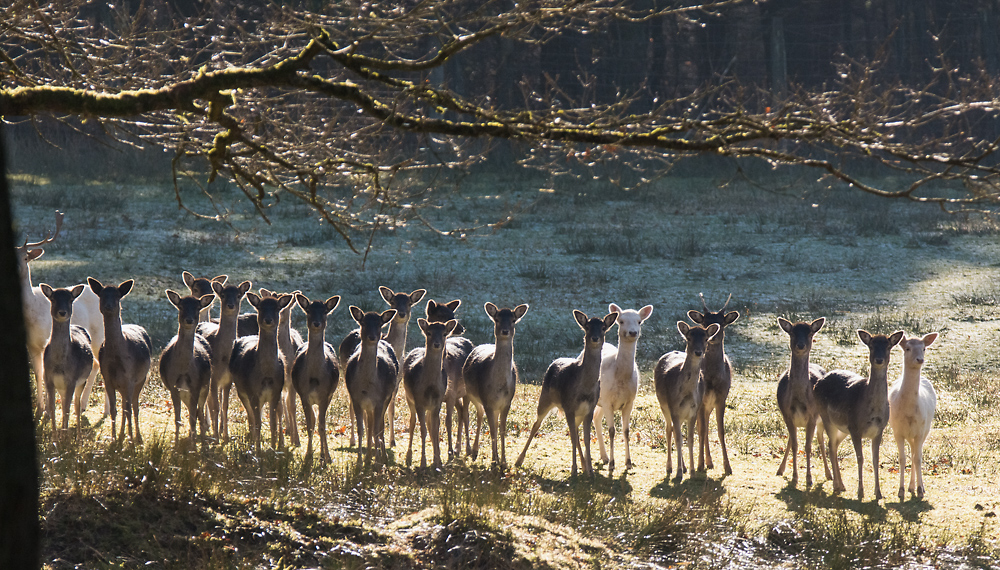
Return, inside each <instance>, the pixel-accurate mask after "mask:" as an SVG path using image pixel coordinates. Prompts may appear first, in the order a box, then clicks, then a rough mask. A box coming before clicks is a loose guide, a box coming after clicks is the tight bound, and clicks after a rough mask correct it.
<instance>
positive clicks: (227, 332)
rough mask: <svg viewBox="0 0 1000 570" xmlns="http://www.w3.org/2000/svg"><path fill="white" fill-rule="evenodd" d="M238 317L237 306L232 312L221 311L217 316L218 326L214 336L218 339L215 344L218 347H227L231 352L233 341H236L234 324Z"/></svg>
mask: <svg viewBox="0 0 1000 570" xmlns="http://www.w3.org/2000/svg"><path fill="white" fill-rule="evenodd" d="M239 317H240V311H239V308H237V309H236V310H235V311H233V312H231V313H230V312H229V311H222V314H221V315H220V316H219V328H218V332H216V338H217V339H218V340H217V342H216V344H217V345H218V346H219V348H222V349H224V348H225V347H229V351H230V352H232V347H233V342H235V341H236V324H237V321H238V320H239Z"/></svg>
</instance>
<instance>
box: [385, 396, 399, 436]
mask: <svg viewBox="0 0 1000 570" xmlns="http://www.w3.org/2000/svg"><path fill="white" fill-rule="evenodd" d="M398 385H399V384H398V383H397V388H395V389H393V390H392V394H390V395H389V408H388V409H387V410H386V415H387V417H388V420H389V447H396V394H397V392H396V390H397V389H398Z"/></svg>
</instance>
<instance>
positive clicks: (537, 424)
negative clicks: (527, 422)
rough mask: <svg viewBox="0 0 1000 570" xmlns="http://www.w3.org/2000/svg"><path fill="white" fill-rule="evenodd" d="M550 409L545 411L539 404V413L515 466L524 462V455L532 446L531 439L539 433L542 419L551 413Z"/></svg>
mask: <svg viewBox="0 0 1000 570" xmlns="http://www.w3.org/2000/svg"><path fill="white" fill-rule="evenodd" d="M549 409H550V408H546V409H545V412H544V414H543V412H542V411H541V406H539V410H538V413H537V414H536V416H535V423H533V424H532V425H531V431H530V432H528V441H526V442H524V449H523V450H521V455H518V456H517V461H515V462H514V467H520V466H521V464H523V463H524V457H525V456H526V455H527V454H528V448H529V447H531V440H533V439H535V435H537V434H538V430H539V428H541V427H542V421H543V420H544V419H545V416H547V415H549Z"/></svg>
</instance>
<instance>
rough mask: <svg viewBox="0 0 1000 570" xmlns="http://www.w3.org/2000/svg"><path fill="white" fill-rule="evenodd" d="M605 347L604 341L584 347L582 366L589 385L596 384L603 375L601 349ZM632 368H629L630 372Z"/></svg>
mask: <svg viewBox="0 0 1000 570" xmlns="http://www.w3.org/2000/svg"><path fill="white" fill-rule="evenodd" d="M603 348H604V342H603V341H602V342H599V343H597V344H594V345H591V344H589V343H588V344H587V345H586V346H585V347H584V349H583V358H582V359H581V362H580V367H581V369H582V372H583V376H582V378H583V383H584V384H587V385H594V384H597V382H598V381H599V380H600V377H601V350H602V349H603ZM631 372H632V369H631V368H629V373H631Z"/></svg>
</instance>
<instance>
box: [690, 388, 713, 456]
mask: <svg viewBox="0 0 1000 570" xmlns="http://www.w3.org/2000/svg"><path fill="white" fill-rule="evenodd" d="M709 413H710V412H709V411H708V408H707V407H706V406H705V405H704V404H703V405H702V406H701V408H699V409H698V413H697V414H695V417H694V419H693V420H692V422H693V423H692V422H688V438H690V437H691V435H692V433H693V432H692V430H691V426H692V425H694V426H695V428H696V429H695V430H694V431H697V432H698V471H704V470H705V455H706V454H708V453H709V451H708V416H709ZM688 443H692V442H688ZM691 449H692V450H694V447H692V448H691ZM691 466H692V467H693V466H694V456H693V455H692V457H691ZM708 468H709V469H711V468H712V456H711V455H709V456H708Z"/></svg>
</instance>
